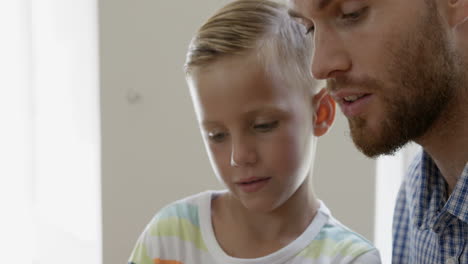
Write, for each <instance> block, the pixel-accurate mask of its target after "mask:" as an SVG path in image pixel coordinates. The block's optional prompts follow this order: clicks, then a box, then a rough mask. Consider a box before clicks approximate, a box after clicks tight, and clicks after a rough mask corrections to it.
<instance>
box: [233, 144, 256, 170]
mask: <svg viewBox="0 0 468 264" xmlns="http://www.w3.org/2000/svg"><path fill="white" fill-rule="evenodd" d="M257 161H258V156H257V153H256V151H255V147H254V146H253V145H252V144H249V143H247V142H245V141H244V142H239V141H237V142H235V141H233V142H232V149H231V166H232V167H245V166H252V165H254V164H255V163H256V162H257Z"/></svg>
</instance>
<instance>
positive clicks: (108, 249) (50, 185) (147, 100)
mask: <svg viewBox="0 0 468 264" xmlns="http://www.w3.org/2000/svg"><path fill="white" fill-rule="evenodd" d="M227 2H228V1H227V0H198V1H193V0H192V1H160V0H134V1H129V0H79V1H78V0H5V1H2V2H0V32H2V35H1V36H2V38H3V39H2V40H1V41H0V58H2V60H0V72H1V75H0V89H1V92H2V93H1V94H2V96H1V97H0V121H1V124H0V146H2V147H1V148H0V159H1V160H2V162H1V165H0V209H1V210H2V217H1V218H0V234H1V235H0V248H2V250H1V251H0V257H1V258H2V261H3V262H5V263H34V264H39V263H48V264H50V263H54V264H55V263H72V264H74V263H87V264H114V263H126V261H127V258H128V257H129V254H130V252H131V250H132V248H133V246H134V243H135V241H136V239H137V238H138V236H139V234H140V233H141V231H142V230H143V228H144V227H145V225H146V224H147V223H148V221H149V220H150V219H151V218H152V216H153V215H154V214H155V213H156V212H157V211H158V210H159V209H160V208H161V207H163V206H164V205H166V204H167V203H169V202H172V201H174V200H177V199H180V198H183V197H185V196H188V195H191V194H195V193H198V192H200V191H204V190H207V189H221V188H223V187H222V186H221V185H220V183H218V182H217V180H216V178H215V176H214V174H213V172H212V169H211V168H210V165H209V162H208V158H207V155H206V154H205V150H204V147H203V144H202V139H201V137H200V133H199V130H198V127H197V123H196V120H195V114H194V112H193V108H192V103H191V101H190V97H189V93H188V89H187V87H186V84H185V79H184V73H183V70H182V66H183V63H184V60H185V52H186V49H187V45H188V43H189V41H190V39H191V37H192V35H193V33H194V32H195V31H196V30H197V28H198V27H199V26H200V25H201V24H202V23H203V21H204V20H206V19H207V18H208V17H209V16H210V14H212V13H213V12H214V11H215V10H216V9H218V8H219V7H221V6H222V5H224V4H225V3H227ZM348 134H349V132H348V126H347V121H346V120H345V119H344V117H343V116H342V115H341V113H340V112H338V116H337V120H336V122H335V125H334V127H333V128H332V130H331V131H330V133H328V134H327V135H326V136H324V137H322V138H321V139H320V140H319V144H318V148H317V157H316V162H315V171H314V176H313V178H314V181H313V182H314V189H315V191H316V193H317V195H318V197H319V198H320V199H322V200H323V201H324V202H325V203H326V204H327V205H328V207H329V208H330V209H331V210H332V213H333V214H334V216H335V217H337V218H338V219H339V220H340V221H341V222H343V223H344V224H346V225H348V226H349V227H351V228H352V229H354V230H355V231H357V232H359V233H361V234H362V235H363V236H365V237H366V238H367V239H369V240H370V241H372V242H374V243H375V244H376V245H377V247H378V248H379V249H380V250H381V253H382V255H383V259H384V263H390V252H391V216H392V212H393V206H394V199H395V196H396V192H397V190H398V187H399V184H400V181H401V178H402V177H403V173H404V171H405V170H406V167H407V166H408V163H409V162H410V160H411V157H412V155H413V154H414V152H415V151H417V147H415V146H410V147H408V148H405V149H404V150H402V151H400V152H399V153H397V155H395V156H393V157H384V158H380V159H377V160H371V159H367V158H365V157H364V156H363V155H362V154H361V153H359V152H358V151H357V150H356V149H355V148H354V146H353V144H352V141H351V139H350V138H349V135H348Z"/></svg>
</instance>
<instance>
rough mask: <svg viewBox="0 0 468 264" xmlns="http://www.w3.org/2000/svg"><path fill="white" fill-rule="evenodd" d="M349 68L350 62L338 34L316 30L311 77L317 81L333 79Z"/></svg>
mask: <svg viewBox="0 0 468 264" xmlns="http://www.w3.org/2000/svg"><path fill="white" fill-rule="evenodd" d="M350 68H351V60H350V57H349V54H348V52H347V49H346V46H345V45H344V43H343V40H342V39H341V38H340V36H339V34H337V33H336V32H334V31H333V30H328V29H325V30H317V31H316V32H315V34H314V51H313V57H312V66H311V71H312V75H313V76H314V77H315V78H316V79H319V80H323V79H328V78H333V77H335V76H336V75H338V74H340V73H342V72H346V71H348V70H349V69H350Z"/></svg>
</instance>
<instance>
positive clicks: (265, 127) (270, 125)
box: [253, 121, 279, 132]
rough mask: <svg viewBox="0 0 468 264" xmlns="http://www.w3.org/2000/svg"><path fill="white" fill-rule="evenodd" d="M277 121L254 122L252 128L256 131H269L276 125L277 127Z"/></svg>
mask: <svg viewBox="0 0 468 264" xmlns="http://www.w3.org/2000/svg"><path fill="white" fill-rule="evenodd" d="M278 124H279V121H273V122H269V123H259V124H254V125H253V128H254V129H255V130H256V131H258V132H269V131H271V130H273V129H275V128H276V127H278Z"/></svg>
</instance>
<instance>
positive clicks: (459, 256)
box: [392, 152, 468, 264]
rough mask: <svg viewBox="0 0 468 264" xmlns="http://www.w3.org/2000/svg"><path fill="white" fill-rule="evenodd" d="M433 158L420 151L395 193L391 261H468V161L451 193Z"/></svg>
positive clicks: (398, 263)
mask: <svg viewBox="0 0 468 264" xmlns="http://www.w3.org/2000/svg"><path fill="white" fill-rule="evenodd" d="M447 191H448V185H447V183H446V181H445V180H444V178H443V177H442V175H441V173H440V171H439V169H438V168H437V166H436V165H435V163H434V161H433V160H432V159H431V158H430V157H429V155H428V154H427V153H426V152H422V153H421V154H420V155H419V156H418V157H416V159H415V161H414V162H413V164H412V165H411V167H410V170H409V173H408V175H407V177H406V178H405V180H404V181H403V184H402V186H401V188H400V191H399V193H398V198H397V203H396V207H395V214H394V218H393V258H392V263H394V264H406V263H411V264H431V263H436V264H457V263H459V264H467V263H468V163H467V165H466V166H465V168H464V170H463V172H462V174H461V176H460V178H459V179H458V182H457V184H456V186H455V189H454V190H453V192H452V194H451V195H450V197H448V199H447V198H446V197H447Z"/></svg>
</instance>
